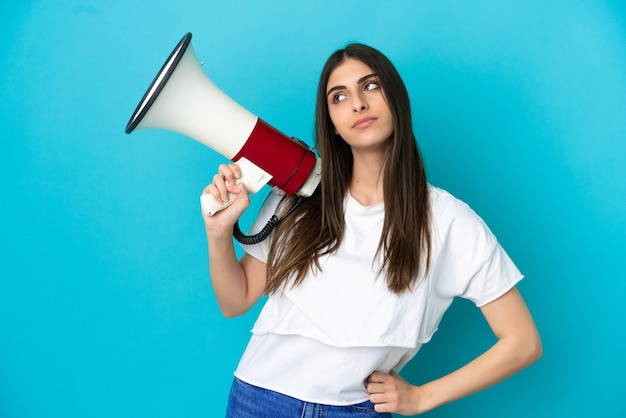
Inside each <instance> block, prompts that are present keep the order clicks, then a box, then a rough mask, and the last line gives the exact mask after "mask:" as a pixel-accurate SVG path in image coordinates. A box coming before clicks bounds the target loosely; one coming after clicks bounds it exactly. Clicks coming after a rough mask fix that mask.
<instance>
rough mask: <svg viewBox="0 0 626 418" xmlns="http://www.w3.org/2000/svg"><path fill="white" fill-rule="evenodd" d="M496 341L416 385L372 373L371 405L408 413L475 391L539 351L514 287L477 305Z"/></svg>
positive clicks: (503, 376)
mask: <svg viewBox="0 0 626 418" xmlns="http://www.w3.org/2000/svg"><path fill="white" fill-rule="evenodd" d="M481 310H482V312H483V315H484V316H485V318H486V320H487V322H488V323H489V325H490V327H491V329H492V330H493V332H494V334H495V335H496V337H497V338H498V341H497V342H496V343H495V344H494V345H493V346H492V347H491V348H490V349H489V350H487V351H486V352H485V353H483V354H482V355H480V356H479V357H477V358H476V359H474V360H472V361H471V362H470V363H468V364H466V365H465V366H463V367H461V368H460V369H458V370H456V371H454V372H452V373H450V374H448V375H446V376H443V377H441V378H439V379H437V380H433V381H431V382H428V383H426V384H424V385H421V386H412V385H410V384H409V383H407V382H406V381H404V380H403V379H402V378H401V377H400V376H399V375H398V374H397V373H395V372H391V373H390V374H384V373H378V372H375V373H372V375H370V377H369V378H368V385H367V390H368V392H369V393H370V397H371V400H372V402H373V403H375V404H376V410H377V411H379V412H396V413H399V414H402V415H414V414H419V413H423V412H426V411H429V410H431V409H434V408H436V407H438V406H440V405H443V404H446V403H449V402H452V401H454V400H457V399H460V398H463V397H465V396H468V395H471V394H473V393H476V392H478V391H480V390H483V389H485V388H488V387H490V386H492V385H495V384H496V383H498V382H500V381H502V380H504V379H506V378H507V377H509V376H511V375H512V374H514V373H516V372H518V371H519V370H521V369H523V368H525V367H526V366H528V365H530V364H531V363H533V362H534V361H536V360H537V359H538V358H539V357H540V356H541V352H542V349H541V341H540V338H539V334H538V332H537V328H536V327H535V323H534V321H533V319H532V317H531V315H530V312H529V311H528V308H527V307H526V304H525V303H524V300H523V299H522V296H521V295H520V293H519V291H518V290H517V289H516V288H513V289H511V290H510V291H509V292H507V293H506V294H504V295H503V296H501V297H500V298H498V299H496V300H494V301H493V302H491V303H488V304H487V305H485V306H483V307H482V308H481Z"/></svg>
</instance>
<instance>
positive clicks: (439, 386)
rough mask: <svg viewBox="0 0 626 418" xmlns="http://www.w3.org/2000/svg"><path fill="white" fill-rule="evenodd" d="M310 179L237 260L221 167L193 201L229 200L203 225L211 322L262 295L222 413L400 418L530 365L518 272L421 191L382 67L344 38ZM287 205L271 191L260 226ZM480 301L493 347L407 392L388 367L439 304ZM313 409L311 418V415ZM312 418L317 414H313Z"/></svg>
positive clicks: (401, 97)
mask: <svg viewBox="0 0 626 418" xmlns="http://www.w3.org/2000/svg"><path fill="white" fill-rule="evenodd" d="M316 143H317V144H316V145H317V149H318V151H319V154H320V157H321V159H322V166H323V168H322V170H323V171H322V177H321V179H322V180H321V183H320V185H319V187H318V189H317V190H316V192H315V193H314V194H313V196H311V197H310V198H307V199H304V200H303V201H302V203H301V204H300V205H299V206H297V207H296V208H295V209H294V210H293V212H292V213H291V214H290V215H289V216H288V217H287V218H286V219H285V220H284V221H283V222H282V223H281V224H280V225H279V226H278V227H277V229H276V230H275V231H274V232H273V234H272V236H271V237H270V238H269V239H268V240H266V241H264V242H262V243H261V244H256V245H250V246H244V249H245V250H246V254H245V255H244V256H243V257H242V258H241V260H238V259H237V257H236V255H235V251H234V247H233V241H232V232H233V226H234V224H235V223H236V221H237V219H238V218H239V217H240V215H241V214H242V212H243V211H244V210H245V209H246V208H247V207H248V205H249V198H248V194H247V192H246V190H245V188H244V187H243V186H241V185H238V184H236V179H237V178H238V177H239V176H240V171H239V168H238V167H237V166H236V165H234V164H231V165H221V166H220V167H219V172H218V174H217V175H215V177H214V179H213V182H212V183H211V184H210V185H209V186H207V188H206V189H205V191H204V193H210V194H212V195H213V196H214V197H215V198H216V199H217V200H218V201H220V200H226V199H227V198H228V194H229V193H232V194H235V195H236V196H237V199H236V201H235V203H233V204H232V205H231V206H230V207H228V208H227V209H225V210H223V211H222V212H219V213H218V214H216V215H214V216H212V217H208V216H206V215H205V216H204V222H205V227H206V234H207V239H208V246H209V262H210V274H211V280H212V284H213V288H214V291H215V295H216V297H217V300H218V303H219V306H220V308H221V310H222V312H223V314H224V315H225V316H227V317H232V316H237V315H241V314H243V313H245V312H246V311H247V310H248V309H249V308H250V307H251V306H252V305H253V304H255V302H257V301H258V300H259V298H260V297H261V296H262V295H264V294H268V295H269V298H268V300H267V302H266V304H265V306H264V307H263V310H262V312H261V314H260V316H259V318H258V319H257V321H256V323H255V325H254V328H253V330H252V334H253V335H252V338H251V340H250V343H249V345H248V347H247V349H246V351H245V353H244V355H243V358H242V359H241V362H240V364H239V366H238V368H237V371H236V372H235V380H234V382H233V386H232V389H231V394H230V398H229V405H228V411H227V416H229V417H265V416H267V417H273V418H279V417H300V416H318V415H315V414H318V413H319V414H323V416H325V417H370V416H371V417H374V416H391V413H398V414H402V415H415V414H419V413H422V412H425V411H428V410H431V409H433V408H435V407H437V406H439V405H442V404H445V403H448V402H451V401H453V400H456V399H459V398H462V397H464V396H467V395H470V394H472V393H475V392H477V391H479V390H482V389H484V388H487V387H489V386H491V385H494V384H496V383H498V382H499V381H501V380H503V379H505V378H507V377H508V376H510V375H512V374H513V373H515V372H517V371H519V370H520V369H522V368H524V367H526V366H528V365H529V364H531V363H532V362H534V361H535V360H537V359H538V358H539V356H540V355H541V343H540V339H539V336H538V333H537V329H536V327H535V325H534V322H533V320H532V317H531V315H530V313H529V311H528V309H527V308H526V305H525V303H524V301H523V299H522V297H521V296H520V293H519V292H518V290H517V289H516V284H517V282H518V281H519V280H520V279H521V278H522V275H521V273H520V272H519V271H518V269H517V268H516V267H515V265H514V264H513V262H512V261H511V260H510V258H509V257H508V256H507V254H506V253H505V251H504V250H503V249H502V247H501V246H500V245H499V244H498V242H497V240H496V239H495V237H494V236H493V234H492V233H491V232H490V230H489V229H488V227H487V226H486V225H485V224H484V223H483V221H482V220H481V219H480V218H479V217H478V216H477V215H476V214H475V213H474V212H473V211H472V210H471V209H470V208H469V207H468V206H467V205H465V204H464V203H462V202H460V201H459V200H457V199H455V198H454V197H453V196H451V195H450V194H448V193H447V192H445V191H443V190H441V189H439V188H436V187H434V186H432V185H429V184H428V183H427V182H426V176H425V171H424V166H423V164H422V160H421V157H420V153H419V150H418V147H417V143H416V141H415V137H414V134H413V130H412V122H411V112H410V105H409V98H408V94H407V91H406V88H405V86H404V83H403V82H402V80H401V78H400V76H399V74H398V73H397V71H396V69H395V68H394V66H393V65H392V64H391V62H390V61H389V60H388V59H387V58H386V57H385V56H384V55H382V54H381V53H380V52H378V51H377V50H375V49H373V48H371V47H368V46H365V45H361V44H351V45H348V46H347V47H346V48H345V49H342V50H338V51H336V52H335V53H334V54H333V55H331V57H330V58H329V59H328V61H327V62H326V65H325V66H324V69H323V71H322V74H321V78H320V82H319V86H318V94H317V110H316ZM292 206H293V199H290V198H282V197H281V196H280V195H278V194H272V195H270V197H269V198H268V200H267V202H266V203H265V205H264V207H263V209H262V210H261V213H260V215H259V220H258V221H257V223H258V225H255V226H254V227H253V229H258V228H260V227H261V226H262V225H263V224H264V223H265V222H266V220H267V219H268V218H269V217H270V216H271V215H272V214H274V213H285V211H287V210H289V209H292ZM457 296H459V297H463V298H467V299H470V300H472V301H473V302H474V303H475V304H476V305H477V306H478V307H480V309H481V311H482V313H483V314H484V316H485V318H486V320H487V322H488V324H489V326H490V327H491V329H492V330H493V332H494V333H495V335H496V336H497V342H496V343H495V344H494V345H493V346H492V347H491V348H490V349H489V350H487V351H486V352H485V353H484V354H482V355H480V356H479V357H477V358H476V359H474V360H473V361H471V362H470V363H468V364H467V365H465V366H463V367H461V368H460V369H458V370H456V371H454V372H452V373H450V374H448V375H446V376H443V377H441V378H439V379H436V380H434V381H431V382H428V383H425V384H422V385H412V384H410V383H408V382H406V381H405V380H404V379H403V378H402V377H400V375H399V374H398V371H399V370H400V369H401V368H402V367H403V366H404V365H405V364H406V363H407V362H408V361H409V360H410V359H411V358H412V357H413V356H414V355H415V354H416V353H417V351H418V350H419V348H420V346H421V345H422V344H424V343H426V342H428V341H429V340H430V338H431V337H432V335H433V333H434V332H435V331H436V330H437V326H438V324H439V321H440V320H441V318H442V316H443V314H444V312H445V311H446V309H447V308H448V307H449V305H450V303H451V302H452V300H453V298H454V297H457ZM320 411H321V412H320ZM319 416H322V415H319Z"/></svg>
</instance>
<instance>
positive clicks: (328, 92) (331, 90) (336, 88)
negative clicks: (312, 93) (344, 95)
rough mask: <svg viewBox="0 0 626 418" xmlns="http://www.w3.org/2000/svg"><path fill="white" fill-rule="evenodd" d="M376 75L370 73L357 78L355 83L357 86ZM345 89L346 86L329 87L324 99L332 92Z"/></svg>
mask: <svg viewBox="0 0 626 418" xmlns="http://www.w3.org/2000/svg"><path fill="white" fill-rule="evenodd" d="M377 75H378V74H376V73H372V74H368V75H364V76H363V77H361V78H359V79H358V80H357V82H356V83H357V84H361V83H362V82H364V81H365V80H367V79H368V78H370V77H376V76H377ZM345 88H347V87H346V86H334V87H331V88H330V89H329V90H328V91H327V92H326V97H328V95H329V94H330V93H332V92H333V91H335V90H342V89H345Z"/></svg>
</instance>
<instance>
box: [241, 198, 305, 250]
mask: <svg viewBox="0 0 626 418" xmlns="http://www.w3.org/2000/svg"><path fill="white" fill-rule="evenodd" d="M302 199H303V197H302V196H300V197H299V198H298V200H297V201H296V203H294V205H293V206H292V207H291V208H290V209H289V211H287V213H286V214H285V216H283V217H282V218H280V219H279V218H278V216H276V215H272V217H271V218H270V219H269V220H268V221H267V223H266V224H265V226H264V227H263V229H261V230H260V231H259V232H257V233H256V234H254V235H246V234H244V233H243V232H241V228H239V221H237V222H236V223H235V226H234V227H233V237H235V239H236V240H237V241H239V242H240V243H241V244H243V245H254V244H258V243H260V242H262V241H265V239H267V237H269V236H270V234H271V233H272V231H273V230H274V228H276V227H277V226H278V224H279V223H281V222H282V221H283V220H284V219H285V218H286V217H287V216H289V215H290V214H291V212H293V211H294V209H295V208H297V207H298V205H299V204H300V202H302Z"/></svg>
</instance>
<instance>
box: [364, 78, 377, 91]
mask: <svg viewBox="0 0 626 418" xmlns="http://www.w3.org/2000/svg"><path fill="white" fill-rule="evenodd" d="M377 88H380V83H379V82H378V81H377V80H368V81H366V82H365V84H363V90H365V91H370V90H376V89H377Z"/></svg>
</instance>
